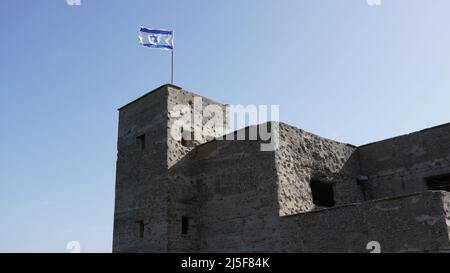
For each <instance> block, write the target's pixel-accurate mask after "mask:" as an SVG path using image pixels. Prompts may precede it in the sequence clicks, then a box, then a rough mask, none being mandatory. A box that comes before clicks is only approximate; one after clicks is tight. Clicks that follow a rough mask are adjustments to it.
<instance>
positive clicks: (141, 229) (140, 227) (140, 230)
mask: <svg viewBox="0 0 450 273" xmlns="http://www.w3.org/2000/svg"><path fill="white" fill-rule="evenodd" d="M136 224H137V226H138V236H139V238H144V231H145V224H144V221H143V220H141V221H136Z"/></svg>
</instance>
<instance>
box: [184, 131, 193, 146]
mask: <svg viewBox="0 0 450 273" xmlns="http://www.w3.org/2000/svg"><path fill="white" fill-rule="evenodd" d="M181 145H183V146H184V147H194V132H181Z"/></svg>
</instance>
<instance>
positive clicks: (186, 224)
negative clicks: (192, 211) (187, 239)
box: [181, 216, 189, 235]
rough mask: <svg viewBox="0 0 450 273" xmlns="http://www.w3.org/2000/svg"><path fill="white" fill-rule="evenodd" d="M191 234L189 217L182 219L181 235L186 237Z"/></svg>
mask: <svg viewBox="0 0 450 273" xmlns="http://www.w3.org/2000/svg"><path fill="white" fill-rule="evenodd" d="M188 232H189V217H186V216H183V217H181V234H183V235H186V234H188Z"/></svg>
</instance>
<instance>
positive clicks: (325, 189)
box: [310, 179, 335, 208]
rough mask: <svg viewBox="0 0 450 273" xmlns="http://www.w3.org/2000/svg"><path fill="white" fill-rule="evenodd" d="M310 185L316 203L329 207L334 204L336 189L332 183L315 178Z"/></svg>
mask: <svg viewBox="0 0 450 273" xmlns="http://www.w3.org/2000/svg"><path fill="white" fill-rule="evenodd" d="M310 187H311V192H312V197H313V203H314V205H316V206H319V207H327V208H329V207H333V206H334V204H335V202H334V191H333V185H332V184H331V183H325V182H322V181H319V180H315V179H313V180H311V183H310Z"/></svg>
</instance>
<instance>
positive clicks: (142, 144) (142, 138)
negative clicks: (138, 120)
mask: <svg viewBox="0 0 450 273" xmlns="http://www.w3.org/2000/svg"><path fill="white" fill-rule="evenodd" d="M137 141H138V144H139V147H140V148H141V150H145V134H143V135H140V136H138V137H137Z"/></svg>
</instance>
